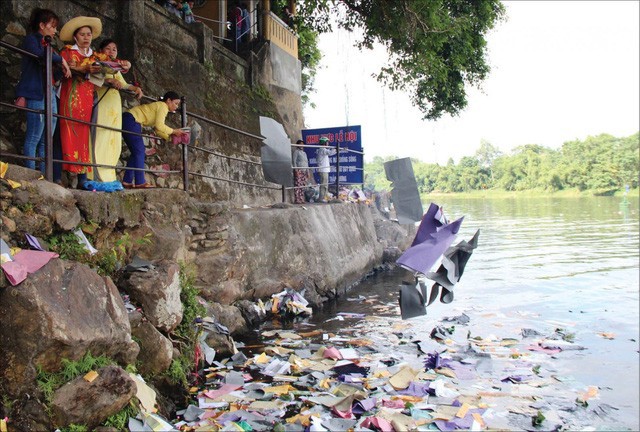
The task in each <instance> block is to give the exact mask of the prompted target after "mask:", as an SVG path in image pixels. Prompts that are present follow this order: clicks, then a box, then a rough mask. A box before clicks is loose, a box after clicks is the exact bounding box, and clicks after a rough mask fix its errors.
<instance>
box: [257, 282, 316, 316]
mask: <svg viewBox="0 0 640 432" xmlns="http://www.w3.org/2000/svg"><path fill="white" fill-rule="evenodd" d="M303 292H304V291H303ZM308 305H309V302H308V301H307V300H306V299H305V298H304V297H303V295H302V294H300V293H298V292H296V291H294V290H293V289H291V288H285V290H284V291H282V292H280V293H278V294H274V295H272V296H271V300H269V301H268V302H267V304H266V305H265V309H266V310H267V311H270V312H271V313H272V314H274V315H282V316H291V315H293V316H295V315H305V316H309V315H311V314H312V313H313V310H312V309H311V308H310V307H308Z"/></svg>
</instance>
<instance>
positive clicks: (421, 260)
mask: <svg viewBox="0 0 640 432" xmlns="http://www.w3.org/2000/svg"><path fill="white" fill-rule="evenodd" d="M463 220H464V217H461V218H460V219H458V220H456V221H454V222H452V223H450V224H447V225H443V226H442V227H441V228H440V229H439V230H437V231H433V230H432V227H433V226H434V225H435V222H434V221H435V219H433V218H431V219H428V218H427V217H426V215H425V218H424V219H423V220H422V222H421V223H420V228H418V234H416V239H414V243H416V241H420V242H419V243H417V244H414V246H411V247H410V248H409V249H407V250H406V251H405V252H404V253H403V254H402V256H400V258H398V260H397V261H396V263H397V264H398V265H400V266H402V267H404V268H406V269H408V270H410V271H413V272H418V273H422V274H423V275H426V274H427V273H428V272H429V270H431V267H433V265H434V264H435V263H436V261H438V259H439V258H440V256H442V254H443V253H444V252H445V251H446V250H447V248H449V246H451V243H453V241H454V240H455V237H456V234H457V233H458V231H459V230H460V225H461V224H462V221H463ZM423 223H426V224H427V228H425V229H424V230H423V229H421V228H422V224H423Z"/></svg>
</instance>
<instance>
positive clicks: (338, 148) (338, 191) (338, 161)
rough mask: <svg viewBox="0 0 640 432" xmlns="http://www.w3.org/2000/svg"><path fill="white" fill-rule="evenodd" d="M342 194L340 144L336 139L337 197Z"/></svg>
mask: <svg viewBox="0 0 640 432" xmlns="http://www.w3.org/2000/svg"><path fill="white" fill-rule="evenodd" d="M338 196H340V144H339V143H338V142H337V141H336V199H337V198H338Z"/></svg>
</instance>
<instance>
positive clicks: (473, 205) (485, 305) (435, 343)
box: [174, 197, 640, 431]
mask: <svg viewBox="0 0 640 432" xmlns="http://www.w3.org/2000/svg"><path fill="white" fill-rule="evenodd" d="M438 204H441V205H444V206H445V211H446V212H447V215H448V216H450V218H452V219H453V218H457V217H459V216H462V215H465V216H466V218H465V222H464V224H463V228H462V230H461V232H460V233H459V234H458V239H457V241H459V240H462V239H467V238H469V237H470V236H471V235H473V233H474V232H475V230H476V229H480V230H481V234H480V242H479V246H478V248H477V250H476V251H475V252H474V254H473V256H472V257H471V259H470V261H469V264H468V265H467V267H466V269H465V273H464V275H463V277H462V279H461V281H460V282H459V283H458V285H456V286H455V288H454V293H455V296H454V301H453V302H452V303H450V304H442V303H439V302H437V303H434V304H432V305H430V306H429V307H428V308H427V314H426V315H424V316H420V317H416V318H412V319H408V320H402V319H401V318H400V310H399V307H398V298H397V297H398V288H399V285H400V284H401V283H402V281H411V280H412V277H413V276H412V275H411V274H409V273H408V272H407V271H406V270H403V269H400V268H393V269H392V270H391V271H385V272H379V273H377V274H374V275H372V276H370V277H368V278H366V279H364V280H363V281H362V283H360V284H359V285H358V286H356V287H354V288H353V289H351V290H350V291H349V292H348V293H347V294H345V295H344V296H342V297H340V298H339V299H337V300H336V301H333V302H330V303H328V304H326V305H325V306H324V307H323V308H322V309H321V310H316V311H314V312H313V314H312V315H311V316H303V315H297V316H294V317H289V318H288V319H279V318H276V319H273V320H270V321H267V322H265V323H264V324H263V325H262V326H261V328H259V329H256V331H255V333H254V334H252V335H251V336H250V337H247V338H245V339H243V340H241V341H238V346H239V348H240V353H239V354H238V355H237V356H235V358H234V359H225V360H220V359H216V360H217V362H214V364H212V365H211V368H209V369H208V370H207V372H208V375H207V377H208V378H209V381H208V384H207V386H205V387H204V388H200V389H198V390H197V391H194V399H195V400H197V403H196V405H195V406H192V407H190V411H191V412H190V413H189V412H182V413H181V417H180V418H179V419H178V420H179V422H177V423H176V422H175V421H174V425H175V427H179V428H183V429H185V428H187V427H194V428H195V427H201V428H202V429H198V430H273V429H276V430H287V431H289V430H290V431H298V430H299V431H302V430H312V431H322V430H331V431H339V430H345V431H346V430H385V431H386V430H388V431H394V430H396V431H399V430H545V431H546V430H574V431H578V430H580V431H583V430H608V431H620V430H629V431H637V430H640V422H639V419H638V411H639V406H638V403H639V402H638V401H639V399H640V398H639V384H640V382H639V367H640V366H639V364H640V363H639V359H638V356H639V354H638V333H639V330H638V322H639V312H638V308H639V306H638V305H639V298H638V284H639V281H638V258H639V257H638V255H639V254H638V248H639V242H638V237H639V235H638V234H639V233H638V207H637V202H632V203H631V205H630V206H628V207H626V208H623V207H620V206H619V205H618V204H619V200H616V199H614V198H608V197H606V198H605V197H602V198H594V199H568V200H562V199H555V200H554V199H540V200H535V199H534V200H531V199H528V200H522V201H519V200H500V201H497V200H496V201H495V202H492V201H487V200H476V201H471V202H468V201H463V200H455V199H451V198H450V199H448V200H447V202H438ZM196 407H198V408H197V409H196ZM213 424H215V425H216V426H215V427H217V428H219V429H213V428H212V429H209V428H208V427H209V426H208V425H213ZM211 427H213V426H211Z"/></svg>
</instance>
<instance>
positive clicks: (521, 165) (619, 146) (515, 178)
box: [364, 133, 640, 195]
mask: <svg viewBox="0 0 640 432" xmlns="http://www.w3.org/2000/svg"><path fill="white" fill-rule="evenodd" d="M639 151H640V139H639V134H637V133H636V134H635V135H632V136H630V137H627V138H615V137H612V136H610V135H606V134H602V135H599V136H596V137H588V138H587V139H586V140H584V141H577V140H576V141H569V142H566V143H564V145H563V146H562V148H561V149H559V150H553V149H550V148H547V147H543V146H540V145H537V144H527V145H524V146H520V147H517V148H516V149H514V150H513V151H512V152H511V153H510V154H502V153H501V152H500V151H499V150H498V149H497V148H495V147H494V146H493V145H491V143H489V142H487V141H484V140H482V141H481V143H480V148H479V149H478V150H477V151H476V153H475V155H474V156H473V157H470V156H466V157H463V158H462V159H461V160H460V162H459V163H458V164H456V163H454V161H453V160H450V161H449V162H448V163H447V165H446V166H440V165H437V164H428V163H424V162H421V161H419V160H412V164H413V171H414V174H415V177H416V183H417V184H418V190H419V192H420V193H421V194H428V193H431V192H472V191H481V190H487V189H494V190H504V191H549V192H555V191H560V190H567V189H568V190H572V189H573V190H578V191H590V192H591V193H593V194H596V195H601V194H609V193H612V192H614V191H616V190H618V191H619V190H624V188H625V185H629V186H630V187H631V188H637V187H638V174H639V171H640V162H639ZM393 159H395V157H388V158H385V159H383V158H381V157H376V158H374V159H373V162H371V163H365V165H364V172H365V186H366V187H367V188H373V189H375V190H389V182H387V181H386V178H385V174H384V162H385V161H388V160H393Z"/></svg>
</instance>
